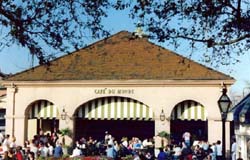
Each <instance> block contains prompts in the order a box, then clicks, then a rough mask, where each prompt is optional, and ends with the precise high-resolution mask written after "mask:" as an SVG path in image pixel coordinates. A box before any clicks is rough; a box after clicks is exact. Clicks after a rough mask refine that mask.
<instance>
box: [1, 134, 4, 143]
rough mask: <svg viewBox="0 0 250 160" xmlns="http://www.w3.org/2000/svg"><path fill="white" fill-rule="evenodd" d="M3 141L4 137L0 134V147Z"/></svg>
mask: <svg viewBox="0 0 250 160" xmlns="http://www.w3.org/2000/svg"><path fill="white" fill-rule="evenodd" d="M3 140H4V135H3V133H2V132H0V145H2V143H3Z"/></svg>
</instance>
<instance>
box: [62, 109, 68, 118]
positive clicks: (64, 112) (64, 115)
mask: <svg viewBox="0 0 250 160" xmlns="http://www.w3.org/2000/svg"><path fill="white" fill-rule="evenodd" d="M66 117H67V112H66V111H65V109H64V108H63V110H62V113H61V119H62V120H66Z"/></svg>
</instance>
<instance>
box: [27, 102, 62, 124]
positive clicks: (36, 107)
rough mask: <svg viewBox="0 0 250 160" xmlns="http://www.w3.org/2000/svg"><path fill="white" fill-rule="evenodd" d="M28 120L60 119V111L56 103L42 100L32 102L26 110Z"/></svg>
mask: <svg viewBox="0 0 250 160" xmlns="http://www.w3.org/2000/svg"><path fill="white" fill-rule="evenodd" d="M26 115H27V118H28V119H54V118H56V119H58V118H59V117H60V116H59V109H58V107H57V106H56V105H54V103H52V102H50V101H48V100H45V99H40V100H36V101H34V102H32V103H31V104H30V105H29V106H28V108H27V109H26Z"/></svg>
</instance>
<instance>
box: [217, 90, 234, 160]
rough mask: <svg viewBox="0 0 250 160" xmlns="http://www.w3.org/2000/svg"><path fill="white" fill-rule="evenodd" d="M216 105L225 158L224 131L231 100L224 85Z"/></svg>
mask: <svg viewBox="0 0 250 160" xmlns="http://www.w3.org/2000/svg"><path fill="white" fill-rule="evenodd" d="M218 105H219V108H220V112H221V119H222V156H223V159H225V157H226V156H225V153H226V152H225V151H226V148H225V147H226V142H225V141H226V138H225V133H226V127H225V123H226V119H227V114H228V110H229V108H230V105H231V100H230V99H229V97H228V96H227V88H226V87H225V86H223V88H222V95H221V97H220V98H219V100H218Z"/></svg>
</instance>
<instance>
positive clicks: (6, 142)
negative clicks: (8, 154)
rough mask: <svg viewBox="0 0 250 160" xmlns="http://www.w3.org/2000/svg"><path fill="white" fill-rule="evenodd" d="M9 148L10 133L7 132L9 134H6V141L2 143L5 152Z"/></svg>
mask: <svg viewBox="0 0 250 160" xmlns="http://www.w3.org/2000/svg"><path fill="white" fill-rule="evenodd" d="M9 148H10V135H9V134H7V135H6V136H5V138H4V141H3V144H2V149H3V152H5V151H9Z"/></svg>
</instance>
